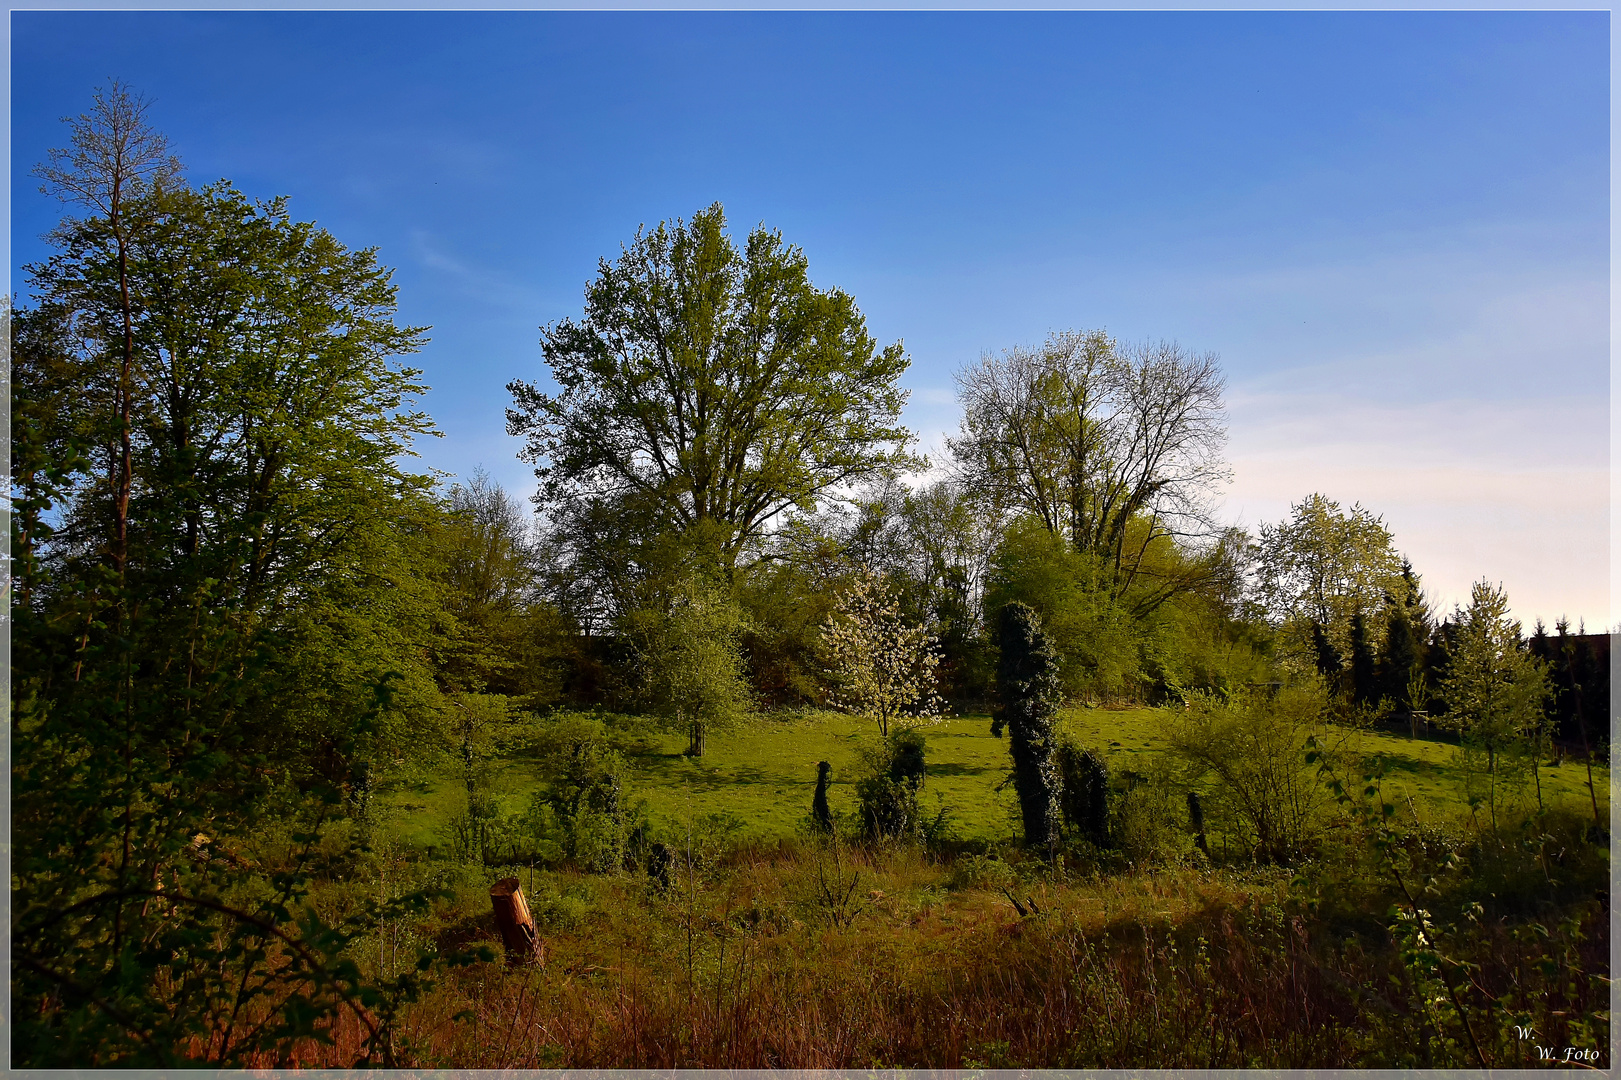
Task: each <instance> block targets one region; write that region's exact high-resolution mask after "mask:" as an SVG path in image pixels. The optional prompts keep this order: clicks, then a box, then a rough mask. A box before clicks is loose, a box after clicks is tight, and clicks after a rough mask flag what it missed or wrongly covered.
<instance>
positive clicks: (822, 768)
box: [811, 761, 833, 833]
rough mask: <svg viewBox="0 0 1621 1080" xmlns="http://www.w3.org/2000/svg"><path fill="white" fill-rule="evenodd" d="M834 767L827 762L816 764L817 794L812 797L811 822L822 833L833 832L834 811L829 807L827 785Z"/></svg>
mask: <svg viewBox="0 0 1621 1080" xmlns="http://www.w3.org/2000/svg"><path fill="white" fill-rule="evenodd" d="M832 771H833V766H832V765H830V764H828V763H827V762H825V761H818V762H817V763H816V794H815V795H813V796H811V820H812V821H814V822H815V823H816V827H817V828H818V829H820V830H821V831H822V832H825V833H831V832H832V831H833V811H832V808H830V807H829V806H828V805H827V785H828V777H829V774H830V773H831V772H832Z"/></svg>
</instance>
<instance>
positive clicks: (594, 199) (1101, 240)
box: [11, 12, 1611, 626]
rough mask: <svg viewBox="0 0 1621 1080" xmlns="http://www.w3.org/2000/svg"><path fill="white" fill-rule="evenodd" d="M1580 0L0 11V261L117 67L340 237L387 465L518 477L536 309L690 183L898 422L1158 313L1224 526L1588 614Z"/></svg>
mask: <svg viewBox="0 0 1621 1080" xmlns="http://www.w3.org/2000/svg"><path fill="white" fill-rule="evenodd" d="M1608 18H1609V17H1608V15H1607V13H1604V12H1566V13H1536V12H1520V13H1507V12H1502V13H1417V12H1405V13H1404V12H1394V13H1392V12H1385V13H1371V12H1370V13H1175V12H1168V13H1096V12H1069V13H1052V12H1049V13H1006V14H994V13H883V14H880V13H799V14H768V13H755V14H726V13H693V14H653V13H615V14H595V13H482V14H472V13H400V12H394V13H292V12H281V13H276V12H270V13H135V12H57V13H46V12H15V13H13V15H12V22H11V61H12V68H11V75H12V98H11V103H12V118H11V119H12V140H11V152H12V157H11V162H12V169H13V174H12V203H11V212H12V237H11V244H12V249H11V254H12V267H13V282H14V284H13V288H14V290H16V291H17V292H19V293H21V294H24V295H25V294H26V283H25V281H24V279H23V277H22V275H21V274H20V272H19V269H18V268H19V267H20V266H21V265H22V264H24V263H26V262H28V261H30V260H33V259H37V258H39V257H40V256H41V255H42V254H43V253H44V250H45V249H44V247H43V246H42V244H41V243H40V241H39V239H38V237H39V234H40V233H42V232H44V231H45V230H46V229H47V228H48V227H49V226H50V225H51V224H52V223H53V222H54V221H55V219H56V217H57V216H58V215H59V213H60V211H59V208H58V207H57V206H56V205H55V204H54V203H52V202H50V201H49V200H46V199H45V198H44V197H42V196H39V195H37V194H35V193H34V188H35V184H34V183H33V182H32V181H31V180H30V179H29V177H28V175H27V174H28V171H29V169H30V168H31V167H32V165H33V164H34V163H35V162H36V161H38V160H40V158H41V157H42V156H43V154H44V152H45V149H46V148H47V147H48V146H50V145H56V144H59V143H60V142H61V141H62V138H63V132H64V129H63V128H62V126H61V125H60V123H59V122H58V120H59V118H60V117H62V116H64V115H67V114H70V113H76V112H78V111H80V110H82V109H83V108H84V107H85V106H86V104H87V103H88V100H89V95H90V92H91V90H92V88H93V87H95V86H96V85H98V84H100V83H102V82H103V81H104V80H105V79H106V78H107V77H108V76H117V77H119V78H122V79H124V80H125V81H127V82H129V83H130V84H132V85H133V86H134V87H136V88H137V89H138V90H140V91H141V92H143V93H144V94H146V95H147V96H148V97H150V98H152V99H153V100H154V105H153V110H152V114H151V115H152V119H153V121H154V122H155V124H156V125H157V126H158V127H159V128H161V129H162V130H164V131H165V132H167V134H168V135H169V136H170V139H171V141H172V143H173V145H174V147H175V149H176V150H177V151H178V152H179V153H180V154H181V156H182V157H183V158H184V160H185V162H186V164H187V166H188V171H189V174H190V176H191V177H192V178H193V179H194V180H197V181H202V180H208V179H214V178H217V177H228V178H230V179H231V180H233V181H235V182H236V183H237V184H238V185H239V186H240V187H241V188H242V189H244V190H245V191H247V192H248V193H250V194H252V195H256V196H270V195H275V194H284V195H287V196H289V197H290V199H291V206H292V209H293V212H294V213H295V215H297V216H299V217H301V218H306V219H309V218H313V219H315V220H317V221H318V222H320V223H321V224H322V225H324V226H325V227H327V228H328V229H330V230H331V231H332V232H333V233H334V234H335V235H336V236H337V237H338V238H339V239H340V240H343V241H344V242H346V243H349V244H351V245H354V246H365V245H375V246H377V247H378V248H380V250H381V256H382V258H383V260H384V261H385V262H386V263H388V264H390V265H393V266H395V267H397V268H398V272H397V274H396V279H395V280H396V281H397V283H398V284H399V286H400V307H401V315H402V318H403V319H405V320H407V321H409V322H412V323H419V324H431V325H432V326H433V328H434V329H433V331H432V333H431V336H432V339H433V340H432V343H431V344H430V345H429V346H428V348H427V349H426V350H425V351H424V352H423V353H422V354H421V356H420V357H419V358H418V362H419V363H420V365H421V366H422V367H423V368H424V369H425V371H426V376H427V381H428V382H429V383H430V384H431V385H432V386H433V388H434V389H433V392H432V394H431V395H430V396H429V398H428V399H427V401H426V402H425V405H426V407H427V408H428V410H429V411H430V412H431V413H432V415H433V416H434V417H435V419H436V420H437V421H438V423H439V425H440V427H441V428H442V430H443V431H444V432H445V436H446V437H445V438H444V439H442V440H436V441H434V442H433V443H430V444H426V445H424V446H423V447H422V453H423V459H424V461H425V462H426V463H427V464H428V465H430V466H433V467H435V468H439V469H443V470H446V471H448V472H451V473H456V474H462V475H465V474H466V473H467V472H469V471H470V470H471V469H472V468H473V467H475V466H476V465H479V464H482V465H484V466H485V467H487V468H488V469H489V471H490V472H491V473H492V474H493V475H494V476H496V477H497V478H498V479H500V480H501V481H502V482H503V483H505V484H507V485H508V486H509V487H511V488H514V489H525V488H527V487H528V486H529V476H528V470H527V467H526V466H524V465H522V464H521V463H519V462H518V461H517V460H516V459H515V457H514V456H513V452H514V449H515V444H514V442H513V440H510V439H509V438H508V437H507V436H506V435H505V433H504V430H503V419H502V417H503V409H504V408H505V405H506V395H505V392H504V390H503V389H502V388H503V386H504V385H505V383H506V382H508V381H509V380H511V379H513V378H516V377H521V378H528V379H540V378H544V370H543V368H542V366H541V362H540V355H539V349H538V346H537V337H538V331H537V327H538V326H539V325H540V324H542V323H545V322H550V321H552V320H555V319H558V318H561V317H564V316H568V315H572V314H575V313H577V312H578V310H579V308H580V303H581V292H582V288H583V286H584V284H585V282H586V280H587V279H588V278H589V277H591V276H592V274H593V272H594V269H595V266H596V262H597V260H598V259H599V258H600V257H603V256H611V255H612V254H614V253H615V252H616V251H617V250H618V246H619V245H620V244H621V243H623V242H625V241H627V240H628V239H629V238H630V237H631V236H632V235H633V234H634V232H635V230H636V227H637V225H638V224H640V223H643V222H646V223H652V222H656V221H658V220H660V219H664V218H671V217H675V216H685V215H689V214H691V213H692V212H693V211H694V210H697V209H699V208H700V207H703V206H705V205H708V204H709V203H711V202H714V201H716V200H719V201H721V202H722V203H724V204H725V206H726V209H727V213H728V216H729V218H730V219H731V221H732V223H733V226H734V227H735V228H736V229H738V230H740V231H741V230H744V229H746V228H748V227H749V226H751V225H753V224H756V223H759V222H764V223H765V224H767V225H769V226H770V227H773V228H777V229H780V230H782V232H783V234H784V236H785V237H786V238H787V239H788V240H789V241H791V242H793V243H796V244H799V245H801V246H802V247H804V249H805V251H806V253H807V255H808V256H809V259H810V265H811V273H812V276H813V278H814V279H815V280H816V281H817V282H818V283H819V284H823V285H838V286H839V287H841V288H843V289H845V290H847V291H849V292H850V293H852V294H853V295H854V296H855V297H856V299H857V302H858V303H859V304H860V305H861V307H862V309H863V311H864V312H865V313H866V315H867V318H868V322H869V327H870V328H871V330H872V331H873V333H874V334H875V336H876V337H877V338H878V339H879V340H880V341H881V342H889V341H893V340H896V339H903V340H904V341H905V343H906V346H907V349H908V352H909V353H910V354H911V356H912V358H913V367H912V370H911V371H910V372H909V374H908V376H907V378H906V384H907V385H908V386H909V387H910V388H911V389H912V391H913V395H912V405H911V407H910V409H909V412H908V420H909V422H910V423H911V424H912V426H913V427H914V428H915V429H916V430H917V431H918V432H919V434H920V436H921V438H922V443H923V446H924V448H925V449H931V448H933V449H937V448H938V446H939V441H940V438H941V435H942V434H943V433H945V432H949V431H950V430H952V429H953V428H954V427H955V423H956V407H955V403H954V400H953V397H952V391H951V385H952V384H951V373H952V371H953V370H954V369H956V368H958V367H960V366H961V365H963V364H965V363H967V362H970V361H972V360H974V359H976V358H977V357H978V356H979V355H980V354H981V353H982V352H983V351H985V350H996V349H1001V348H1005V347H1008V346H1011V345H1015V344H1031V343H1035V342H1038V341H1039V340H1040V339H1041V338H1042V337H1043V336H1044V335H1045V334H1046V333H1047V332H1048V331H1050V330H1055V329H1062V328H1069V327H1075V328H1091V327H1103V328H1106V329H1108V330H1109V331H1110V332H1111V333H1114V334H1116V335H1118V336H1120V337H1123V338H1131V339H1140V338H1145V337H1154V338H1161V337H1164V338H1175V339H1177V340H1179V341H1180V342H1182V343H1183V344H1184V345H1186V346H1189V347H1192V348H1194V349H1197V350H1201V351H1203V350H1212V351H1215V352H1217V353H1218V354H1220V355H1221V357H1222V361H1223V365H1224V368H1225V370H1226V371H1227V373H1228V378H1229V405H1230V410H1231V422H1230V425H1229V428H1230V435H1231V442H1230V447H1229V458H1230V459H1231V460H1232V462H1233V464H1234V467H1235V477H1234V483H1233V485H1232V486H1231V488H1230V489H1229V491H1228V492H1227V494H1226V506H1225V509H1224V513H1225V514H1226V516H1227V517H1228V518H1229V519H1231V520H1236V521H1241V522H1243V523H1245V524H1247V525H1250V526H1254V525H1255V524H1257V523H1258V522H1260V521H1266V520H1276V519H1278V518H1279V517H1281V516H1282V515H1283V514H1285V513H1286V512H1287V510H1288V506H1289V503H1290V502H1291V501H1295V500H1298V499H1300V498H1302V497H1304V496H1305V495H1306V494H1308V493H1310V492H1311V491H1314V490H1323V491H1325V492H1326V493H1328V494H1329V495H1331V496H1332V497H1335V498H1339V499H1341V500H1343V501H1344V502H1346V503H1349V502H1352V501H1357V500H1360V501H1361V502H1362V503H1363V504H1364V505H1366V506H1368V507H1370V508H1371V509H1373V510H1375V511H1376V512H1379V513H1382V514H1383V515H1384V516H1385V517H1386V519H1387V521H1388V522H1389V524H1390V525H1391V527H1392V529H1393V530H1394V532H1395V534H1396V541H1397V544H1398V546H1400V547H1402V548H1403V549H1404V550H1406V551H1408V552H1409V553H1410V554H1411V555H1412V557H1413V559H1414V562H1415V564H1416V565H1417V567H1418V569H1419V570H1420V572H1421V573H1423V574H1424V575H1425V579H1426V583H1427V584H1428V586H1429V588H1430V590H1431V592H1432V594H1433V595H1434V597H1435V599H1436V600H1437V601H1439V602H1440V603H1442V604H1450V603H1451V602H1452V601H1453V600H1455V599H1460V598H1466V597H1467V593H1468V586H1469V583H1470V582H1471V581H1472V580H1476V579H1478V578H1481V577H1487V578H1490V579H1492V580H1493V581H1501V582H1503V583H1504V584H1505V586H1506V587H1507V588H1508V590H1509V595H1510V598H1511V600H1512V601H1513V602H1514V605H1515V608H1516V611H1517V613H1518V614H1520V615H1521V616H1522V617H1523V618H1525V619H1527V620H1529V619H1531V618H1534V617H1536V616H1538V615H1540V616H1542V617H1544V618H1547V619H1550V620H1551V619H1552V618H1554V617H1556V616H1558V615H1560V614H1562V613H1563V614H1568V615H1570V616H1571V617H1573V618H1578V617H1579V618H1585V619H1586V620H1587V622H1588V623H1589V624H1590V625H1595V626H1596V625H1604V624H1608V623H1609V622H1610V621H1611V615H1610V607H1609V575H1608V561H1609V554H1608V540H1607V535H1608V534H1607V529H1608V498H1607V495H1608V472H1607V464H1608V423H1609V421H1608V397H1609V333H1608V276H1609V274H1608V271H1609V264H1608V259H1609V252H1608V242H1609V217H1608V211H1609V171H1608V170H1609V165H1608V163H1609V97H1610V94H1609V82H1608V80H1609V23H1608ZM1550 537H1556V538H1557V540H1556V542H1555V543H1552V544H1551V543H1550ZM1555 548H1556V550H1552V549H1555Z"/></svg>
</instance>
